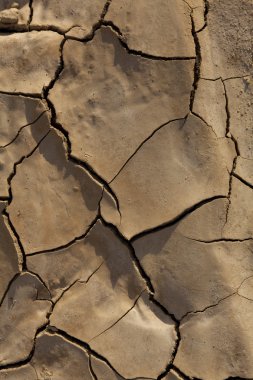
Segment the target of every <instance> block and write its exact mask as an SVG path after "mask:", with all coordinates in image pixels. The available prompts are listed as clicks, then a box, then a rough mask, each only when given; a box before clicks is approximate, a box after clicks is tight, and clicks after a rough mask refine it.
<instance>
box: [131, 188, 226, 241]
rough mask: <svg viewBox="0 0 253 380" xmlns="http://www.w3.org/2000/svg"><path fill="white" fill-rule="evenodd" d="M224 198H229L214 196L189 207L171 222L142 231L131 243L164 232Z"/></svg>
mask: <svg viewBox="0 0 253 380" xmlns="http://www.w3.org/2000/svg"><path fill="white" fill-rule="evenodd" d="M224 198H225V199H227V196H226V195H216V196H213V197H210V198H206V199H203V200H201V201H200V202H198V203H196V204H194V205H193V206H190V207H188V208H187V209H185V210H184V211H182V212H181V213H180V214H179V215H177V216H176V217H175V218H173V219H171V220H169V221H168V222H165V223H162V224H160V225H159V226H156V227H153V228H149V229H147V230H145V231H142V232H140V233H138V234H136V235H134V236H133V237H132V238H131V239H130V242H134V241H135V240H137V239H139V238H142V237H144V236H145V235H147V234H150V233H153V232H157V231H161V230H163V229H164V228H166V227H171V226H173V225H174V224H176V223H178V222H180V221H181V220H183V219H184V218H185V217H186V216H187V215H189V214H191V213H192V212H193V211H196V210H197V209H199V208H200V207H202V206H204V205H206V204H208V203H210V202H213V201H214V200H216V199H224Z"/></svg>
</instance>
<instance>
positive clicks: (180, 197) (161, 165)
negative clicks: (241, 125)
mask: <svg viewBox="0 0 253 380" xmlns="http://www.w3.org/2000/svg"><path fill="white" fill-rule="evenodd" d="M234 155H235V151H234V145H233V143H232V142H231V140H229V139H226V138H221V139H218V138H217V137H216V135H215V133H214V132H213V130H212V128H211V127H209V126H207V125H206V123H204V122H203V121H201V119H199V118H198V117H195V116H193V115H189V117H187V119H186V120H179V121H174V122H171V123H168V124H167V125H165V126H163V127H162V128H160V129H159V130H158V131H157V132H156V133H155V134H154V135H153V136H152V137H151V138H150V139H149V140H147V141H146V142H145V143H144V144H143V145H142V146H141V148H140V149H139V150H138V151H137V153H136V154H135V155H134V156H133V157H132V158H131V159H130V160H129V161H128V163H127V164H126V165H125V166H124V168H123V170H122V171H121V172H120V173H119V175H118V176H117V177H116V178H115V179H114V180H113V181H112V182H111V184H110V185H111V188H112V190H113V191H114V193H115V194H116V196H117V199H118V201H119V208H120V212H121V220H120V221H118V213H117V212H116V210H115V209H114V208H113V207H112V206H111V205H109V204H108V202H107V200H106V198H104V200H103V201H102V204H101V206H102V207H101V212H102V215H103V217H104V218H105V219H106V220H108V221H110V222H111V223H113V224H115V225H117V227H118V229H119V230H120V231H121V233H122V234H123V235H124V236H126V237H127V238H132V237H133V236H135V235H137V234H139V233H141V232H143V231H145V230H149V229H152V228H154V227H157V226H159V225H162V224H164V223H168V222H172V221H174V220H175V219H176V218H178V217H179V216H181V215H182V214H184V213H185V212H187V211H189V210H190V209H191V208H192V207H194V206H195V205H197V204H199V203H200V202H202V201H204V200H207V199H211V198H213V197H218V196H227V195H228V191H229V178H230V171H231V169H232V163H233V159H234Z"/></svg>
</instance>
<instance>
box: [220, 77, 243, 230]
mask: <svg viewBox="0 0 253 380" xmlns="http://www.w3.org/2000/svg"><path fill="white" fill-rule="evenodd" d="M221 82H222V84H223V87H224V94H225V100H226V105H225V109H226V115H227V120H226V135H225V136H226V138H228V139H231V140H232V141H233V143H234V146H235V151H236V156H235V158H234V160H233V165H232V170H231V172H230V177H229V185H228V195H227V198H228V205H227V209H226V219H225V224H224V226H223V229H224V228H225V225H226V224H227V222H228V214H229V209H230V205H231V193H232V182H233V173H234V171H235V168H236V163H237V157H239V156H240V150H239V146H238V143H237V141H236V139H235V138H234V136H233V135H232V133H231V131H230V120H231V115H230V110H229V99H228V94H227V89H226V85H225V82H224V80H223V79H222V78H221Z"/></svg>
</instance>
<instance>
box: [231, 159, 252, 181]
mask: <svg viewBox="0 0 253 380" xmlns="http://www.w3.org/2000/svg"><path fill="white" fill-rule="evenodd" d="M234 173H235V175H237V176H239V178H242V179H243V180H244V181H246V182H247V184H248V185H249V186H251V187H252V188H253V160H251V159H246V158H242V157H237V160H236V167H235V169H234Z"/></svg>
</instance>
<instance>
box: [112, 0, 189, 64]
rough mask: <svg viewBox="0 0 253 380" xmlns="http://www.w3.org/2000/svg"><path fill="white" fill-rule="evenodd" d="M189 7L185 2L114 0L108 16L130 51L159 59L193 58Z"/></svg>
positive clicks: (175, 0) (180, 0) (179, 0)
mask: <svg viewBox="0 0 253 380" xmlns="http://www.w3.org/2000/svg"><path fill="white" fill-rule="evenodd" d="M190 12H191V10H190V8H189V6H187V4H186V3H185V2H184V1H183V0H171V1H170V2H169V3H168V2H167V1H166V0H156V2H155V4H154V2H153V0H145V2H142V1H132V0H124V1H122V0H113V1H112V3H111V4H110V7H109V10H108V12H107V14H106V16H105V20H106V21H111V22H113V24H114V25H116V26H117V27H118V28H119V30H120V32H121V33H122V36H123V40H124V41H125V42H126V43H127V45H128V47H129V49H131V50H135V51H139V52H142V53H147V54H150V55H153V56H158V57H194V56H195V45H194V41H193V37H192V31H191V29H192V25H191V17H190Z"/></svg>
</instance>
